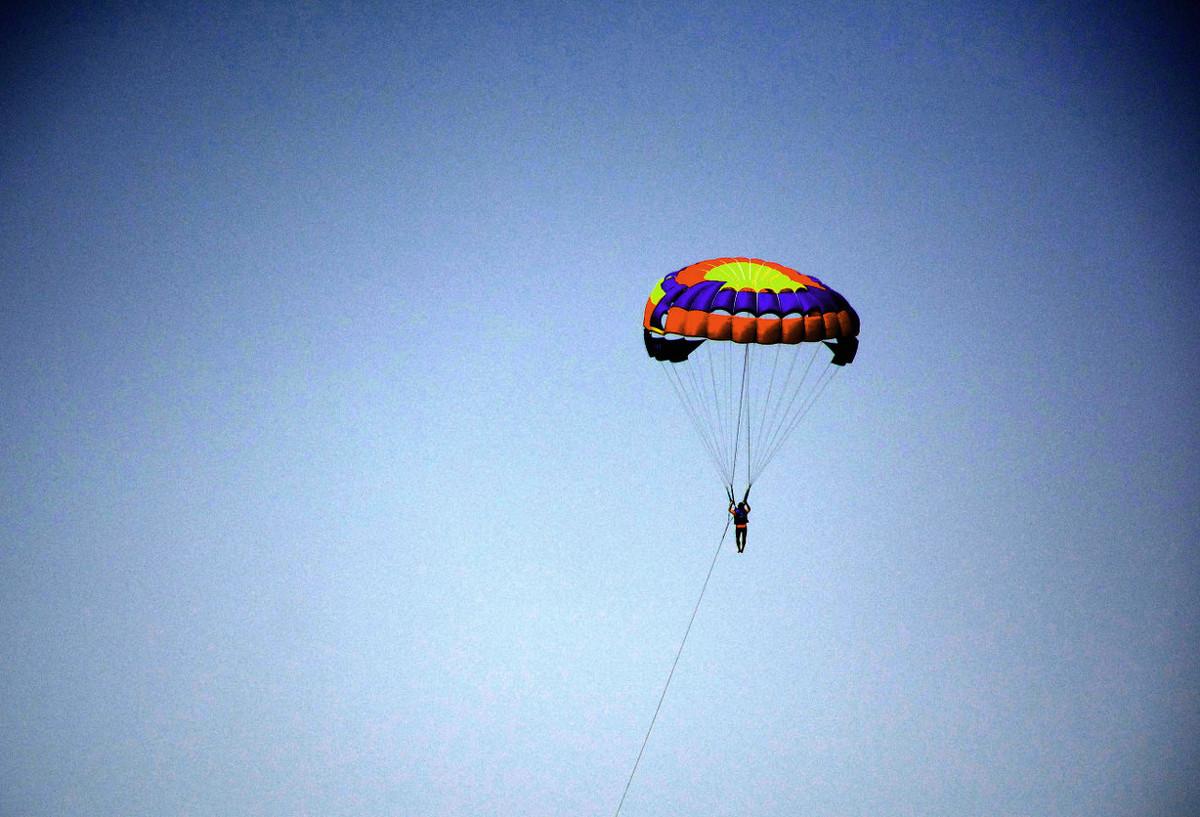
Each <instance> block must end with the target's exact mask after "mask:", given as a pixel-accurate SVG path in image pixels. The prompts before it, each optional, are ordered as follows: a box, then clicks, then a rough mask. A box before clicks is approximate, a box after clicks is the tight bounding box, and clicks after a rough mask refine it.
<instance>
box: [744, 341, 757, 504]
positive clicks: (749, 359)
mask: <svg viewBox="0 0 1200 817" xmlns="http://www.w3.org/2000/svg"><path fill="white" fill-rule="evenodd" d="M752 353H754V344H750V343H748V344H746V362H745V366H746V390H745V401H746V491H748V492H749V491H750V441H751V440H752V439H754V434H752V433H750V431H751V429H750V419H751V417H752V416H754V411H752V409H754V408H755V407H754V406H752V404H751V398H752V397H754V390H752V389H751V386H750V370H751V368H752V366H754V358H755V355H754V354H752Z"/></svg>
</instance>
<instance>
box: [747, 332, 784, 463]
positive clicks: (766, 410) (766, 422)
mask: <svg viewBox="0 0 1200 817" xmlns="http://www.w3.org/2000/svg"><path fill="white" fill-rule="evenodd" d="M782 346H783V344H780V343H777V344H775V357H774V358H773V359H772V360H771V378H770V380H768V381H767V396H766V397H765V398H763V407H762V413H761V417H762V422H761V423H759V424H758V433H757V434H756V435H754V448H755V449H756V450H761V448H760V447H761V445H762V443H764V442H766V440H764V439H763V437H764V433H765V430H766V429H767V428H770V418H769V416H768V415H769V414H770V411H771V392H772V390H773V389H774V388H775V370H776V369H778V368H779V352H780V349H781V348H782ZM751 471H753V469H751Z"/></svg>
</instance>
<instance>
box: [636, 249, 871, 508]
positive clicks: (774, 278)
mask: <svg viewBox="0 0 1200 817" xmlns="http://www.w3.org/2000/svg"><path fill="white" fill-rule="evenodd" d="M642 327H643V338H644V340H645V344H646V353H647V354H648V355H649V356H650V357H651V358H653V359H654V360H656V361H658V362H659V363H660V364H661V366H662V368H663V370H664V371H665V372H666V374H667V379H668V380H670V382H671V385H672V387H673V388H674V390H675V392H676V394H677V396H678V397H679V400H680V402H681V403H682V405H683V408H684V412H685V413H686V414H687V416H688V417H689V419H690V420H691V422H692V424H693V425H694V426H695V428H696V432H697V433H698V435H699V436H700V439H701V441H702V442H703V444H704V448H705V450H706V452H707V454H708V456H709V458H710V460H711V461H712V464H713V466H714V467H715V468H716V470H717V472H718V474H719V475H720V477H721V479H722V481H723V482H724V484H725V486H726V492H727V493H728V494H729V498H730V499H731V500H732V499H733V498H734V496H735V494H736V493H737V492H736V490H735V487H740V485H741V484H743V483H744V484H745V486H746V492H745V495H748V494H749V492H750V487H751V486H752V485H753V484H754V481H755V480H756V479H757V478H758V477H759V475H760V474H761V473H762V472H763V470H764V469H765V468H766V467H767V465H768V464H770V462H771V460H772V459H774V457H775V455H776V454H777V453H778V452H779V450H780V449H781V448H782V446H783V444H784V441H785V440H787V438H788V437H789V436H790V435H791V433H792V432H793V431H795V429H796V427H797V426H798V425H799V424H800V422H801V421H802V420H803V419H804V416H805V415H806V414H807V413H808V411H809V409H811V408H812V406H813V404H814V403H815V402H816V401H817V399H818V398H819V397H820V396H821V394H822V393H823V392H824V391H825V387H826V386H828V385H829V382H830V381H831V380H832V379H833V377H834V375H836V374H837V372H838V371H840V369H841V367H843V366H845V365H846V364H847V363H851V362H853V360H854V356H855V355H856V354H857V352H858V330H859V321H858V314H857V313H856V312H855V311H854V308H853V307H851V306H850V303H849V302H848V301H847V300H846V299H845V298H844V297H842V296H841V295H840V294H839V293H837V292H835V291H834V290H833V289H831V288H830V287H828V286H826V285H825V284H823V283H821V281H819V280H817V279H816V278H814V277H813V276H811V275H805V274H803V273H800V272H797V271H796V270H794V269H791V268H790V267H785V266H783V265H782V264H776V263H774V262H771V261H764V260H762V259H759V258H743V257H737V258H713V259H709V260H707V261H700V262H699V263H695V264H692V265H690V266H687V267H684V268H682V269H680V270H676V271H675V272H672V273H670V274H668V275H666V276H665V277H664V278H663V279H662V280H661V281H659V282H658V283H657V284H656V285H655V287H654V289H653V290H652V291H651V293H650V297H649V299H648V300H647V301H646V309H645V315H644V317H643V320H642ZM826 348H828V349H829V350H831V351H832V357H830V358H828V359H827V360H826V362H825V365H824V366H823V367H822V366H820V365H819V364H818V363H817V357H818V354H819V353H821V352H823V351H824V350H825V349H826ZM813 467H814V468H819V467H820V464H819V462H814V463H813Z"/></svg>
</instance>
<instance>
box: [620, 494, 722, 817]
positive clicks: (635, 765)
mask: <svg viewBox="0 0 1200 817" xmlns="http://www.w3.org/2000/svg"><path fill="white" fill-rule="evenodd" d="M732 519H733V517H729V518H727V519H726V520H725V530H724V531H722V532H721V541H719V542H717V549H716V551H715V552H714V553H713V557H712V563H711V564H710V565H709V566H708V574H707V575H706V576H705V577H704V584H703V585H701V586H700V596H699V597H698V598H697V599H696V606H695V607H693V608H692V617H691V618H690V619H688V625H687V629H686V630H684V631H683V640H682V641H680V642H679V649H678V650H676V651H675V660H674V661H673V662H671V671H670V672H669V673H667V682H666V683H665V684H663V689H662V694H661V695H659V696H658V705H657V706H656V707H654V716H653V717H651V718H650V727H649V728H648V729H647V730H646V736H645V737H644V738H642V748H640V749H638V753H637V759H636V760H634V761H633V768H632V769H631V770H630V771H629V779H628V780H626V781H625V790H624V791H623V792H621V801H620V802H619V803H617V810H616V811H614V812H613V817H620V814H621V806H623V805H625V797H626V795H628V794H629V786H630V785H631V784H632V783H633V776H634V775H635V774H637V770H638V764H639V763H641V762H642V754H643V753H644V752H645V751H646V744H647V743H649V742H650V733H651V732H653V731H654V723H655V721H657V720H658V713H659V711H660V710H661V709H662V705H663V701H664V700H665V699H666V697H667V690H668V689H670V687H671V679H672V678H674V677H675V667H677V666H679V656H681V655H683V647H684V645H685V644H687V640H688V635H690V634H691V632H692V624H694V623H695V621H696V613H698V612H700V602H702V601H704V591H705V590H707V589H708V580H709V579H711V578H712V574H713V568H714V567H716V566H717V557H718V556H720V555H721V546H722V545H724V544H725V537H726V536H727V535H728V534H729V523H730V521H731V520H732Z"/></svg>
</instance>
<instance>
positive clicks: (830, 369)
mask: <svg viewBox="0 0 1200 817" xmlns="http://www.w3.org/2000/svg"><path fill="white" fill-rule="evenodd" d="M841 370H842V367H841V366H834V365H833V364H832V363H830V364H827V365H826V366H825V370H824V371H822V372H821V375H820V378H818V385H817V387H816V389H815V390H814V391H813V394H812V396H811V397H810V398H809V399H808V402H807V403H806V404H805V405H804V407H803V409H802V410H801V411H799V412H798V413H797V414H796V416H795V417H794V418H793V419H792V421H791V425H789V426H788V427H787V429H786V430H785V431H784V432H783V434H782V436H780V438H779V441H778V443H776V445H775V448H774V449H773V450H771V451H769V452H768V453H767V458H766V459H765V460H764V461H763V463H762V464H761V465H760V466H759V468H758V471H759V473H762V470H763V469H764V468H766V467H767V463H769V462H770V461H771V460H772V459H774V458H775V454H776V453H778V452H779V449H780V448H781V447H782V446H783V442H784V440H786V439H787V438H788V435H790V434H791V433H792V431H794V430H795V429H796V426H798V425H799V424H800V421H801V420H803V419H804V417H805V416H806V415H807V414H808V412H809V410H810V409H812V407H813V406H814V405H815V404H816V402H817V400H819V399H820V397H821V395H822V394H823V393H824V392H825V387H826V386H828V385H829V384H830V383H831V382H833V379H834V378H835V377H837V373H838V372H840V371H841ZM826 374H828V375H829V376H828V377H825V375H826Z"/></svg>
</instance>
